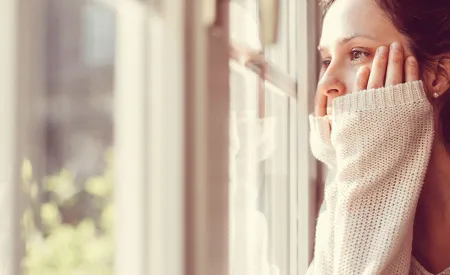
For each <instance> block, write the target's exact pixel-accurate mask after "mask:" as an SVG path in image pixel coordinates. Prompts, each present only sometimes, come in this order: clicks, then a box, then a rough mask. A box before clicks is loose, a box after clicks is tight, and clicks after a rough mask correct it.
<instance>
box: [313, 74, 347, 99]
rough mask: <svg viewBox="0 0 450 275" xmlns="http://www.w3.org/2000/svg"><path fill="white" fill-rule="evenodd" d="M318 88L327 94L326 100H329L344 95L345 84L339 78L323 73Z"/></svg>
mask: <svg viewBox="0 0 450 275" xmlns="http://www.w3.org/2000/svg"><path fill="white" fill-rule="evenodd" d="M319 89H320V92H321V93H322V94H324V95H325V96H327V98H328V102H331V101H332V100H333V99H334V98H336V97H338V96H342V95H345V93H346V87H345V84H344V83H343V82H342V81H340V80H339V78H337V77H335V76H332V75H324V76H323V77H322V78H321V80H320V82H319Z"/></svg>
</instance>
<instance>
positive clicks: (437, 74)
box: [429, 56, 450, 97]
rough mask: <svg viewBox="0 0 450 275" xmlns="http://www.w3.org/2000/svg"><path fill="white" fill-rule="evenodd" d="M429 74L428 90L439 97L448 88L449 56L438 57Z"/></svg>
mask: <svg viewBox="0 0 450 275" xmlns="http://www.w3.org/2000/svg"><path fill="white" fill-rule="evenodd" d="M430 76H431V79H430V80H431V85H430V86H429V89H430V91H429V92H431V94H432V95H435V94H436V95H438V96H439V97H440V96H442V95H443V94H444V93H446V92H447V91H448V90H449V89H450V56H444V57H441V58H439V61H438V62H437V63H435V67H434V70H433V71H432V72H431V75H430Z"/></svg>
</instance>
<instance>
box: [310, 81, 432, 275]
mask: <svg viewBox="0 0 450 275" xmlns="http://www.w3.org/2000/svg"><path fill="white" fill-rule="evenodd" d="M332 108H333V118H332V125H333V131H332V132H331V143H332V144H333V145H334V147H335V149H336V177H335V178H334V180H333V181H332V182H331V184H330V185H329V186H327V188H326V190H325V201H326V203H327V211H325V212H324V213H321V215H320V216H319V219H318V224H317V234H316V246H315V259H314V265H312V266H311V267H310V270H309V271H308V274H346V275H347V274H408V273H409V266H410V261H411V246H412V230H413V222H414V214H415V209H416V205H417V201H418V197H419V194H420V191H421V188H422V185H423V180H424V177H425V173H426V168H427V165H428V161H429V157H430V152H431V146H432V142H433V137H434V132H433V111H432V107H431V105H430V103H429V102H428V100H427V98H426V95H425V92H424V90H423V84H422V82H420V81H416V82H408V83H405V84H399V85H396V86H391V87H387V88H381V89H373V90H365V91H361V92H356V93H352V94H348V95H345V96H342V97H338V98H336V99H335V100H334V101H333V107H332Z"/></svg>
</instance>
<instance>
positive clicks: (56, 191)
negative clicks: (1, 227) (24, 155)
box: [22, 151, 114, 275]
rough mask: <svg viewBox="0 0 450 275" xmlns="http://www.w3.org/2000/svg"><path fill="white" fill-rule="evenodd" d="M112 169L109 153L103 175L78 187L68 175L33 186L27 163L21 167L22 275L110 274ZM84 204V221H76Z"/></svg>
mask: <svg viewBox="0 0 450 275" xmlns="http://www.w3.org/2000/svg"><path fill="white" fill-rule="evenodd" d="M112 167H113V154H112V151H108V152H107V153H106V155H105V169H104V171H103V172H102V173H101V174H100V175H97V176H94V177H91V178H89V179H88V180H86V181H85V182H84V184H82V185H81V186H80V184H76V183H75V176H74V175H72V174H71V173H70V172H69V171H67V170H62V171H60V173H59V174H57V175H51V176H48V177H45V178H44V180H43V181H42V183H41V184H38V182H37V181H36V180H35V179H34V178H33V167H32V165H31V163H30V162H29V161H28V160H25V161H24V163H23V166H22V182H23V188H24V190H25V191H26V194H27V196H28V200H29V203H28V207H27V209H25V211H24V215H23V219H22V233H23V237H24V239H25V246H26V247H25V249H26V255H25V258H24V259H23V262H22V264H23V270H24V274H25V275H110V274H113V252H114V247H113V243H114V242H113V224H114V217H113V214H114V211H113V202H112V199H113V168H112ZM86 201H88V202H89V207H88V210H87V211H86V212H87V213H88V214H89V215H86V214H83V215H81V216H80V214H78V216H77V215H76V213H77V211H78V212H79V208H80V207H81V206H85V204H86V203H85V202H86ZM74 213H75V214H74Z"/></svg>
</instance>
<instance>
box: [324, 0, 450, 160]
mask: <svg viewBox="0 0 450 275" xmlns="http://www.w3.org/2000/svg"><path fill="white" fill-rule="evenodd" d="M334 1H335V0H322V1H321V6H322V8H323V11H324V15H325V13H326V12H327V11H328V9H329V8H330V6H331V5H332V4H333V2H334ZM341 1H343V0H341ZM373 1H374V2H375V3H376V4H377V5H378V6H379V7H380V9H381V10H382V11H383V12H384V14H385V16H386V17H387V18H388V19H389V20H390V21H391V22H392V24H393V25H394V26H395V27H396V28H397V29H398V30H399V32H400V33H402V34H404V35H405V36H406V37H407V38H408V40H409V45H410V48H411V51H412V53H413V55H414V56H415V57H416V58H417V60H418V62H419V65H420V71H421V75H422V76H423V73H424V72H425V71H431V72H433V71H436V70H437V71H438V73H441V74H443V75H444V76H445V77H447V78H449V80H450V72H448V71H447V70H446V68H445V67H444V66H443V64H444V63H445V62H448V61H450V58H449V56H450V0H432V1H427V0H373ZM436 64H438V65H436ZM436 66H437V67H436ZM422 78H423V77H422ZM438 104H439V105H440V106H439V107H440V113H439V120H440V122H439V123H440V132H441V134H442V136H443V139H444V141H445V146H446V148H447V151H449V152H450V92H449V91H446V93H444V95H442V96H441V97H440V98H439V103H438Z"/></svg>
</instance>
